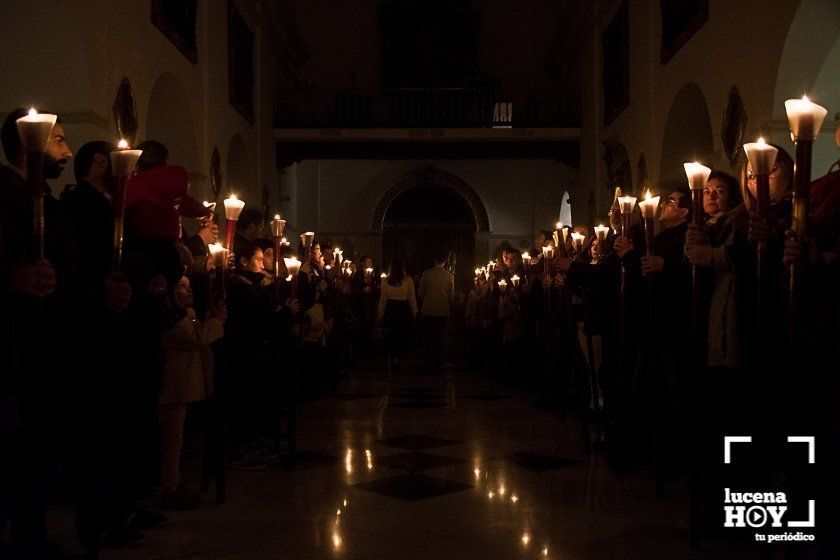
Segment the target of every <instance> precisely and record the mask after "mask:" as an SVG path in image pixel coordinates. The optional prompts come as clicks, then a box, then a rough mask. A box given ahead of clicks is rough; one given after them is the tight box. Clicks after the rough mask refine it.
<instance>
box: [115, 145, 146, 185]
mask: <svg viewBox="0 0 840 560" xmlns="http://www.w3.org/2000/svg"><path fill="white" fill-rule="evenodd" d="M142 153H143V150H132V149H131V146H129V145H128V142H126V141H125V140H120V141H119V142H118V143H117V149H116V150H113V151H112V152H111V172H112V173H113V174H114V176H115V177H128V176H129V175H131V173H132V172H133V171H134V166H135V165H136V164H137V160H138V159H140V154H142Z"/></svg>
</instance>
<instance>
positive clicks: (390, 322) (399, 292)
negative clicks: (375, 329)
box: [378, 259, 417, 373]
mask: <svg viewBox="0 0 840 560" xmlns="http://www.w3.org/2000/svg"><path fill="white" fill-rule="evenodd" d="M378 316H379V321H380V323H381V325H382V328H383V329H385V345H386V347H387V349H388V355H389V357H390V360H391V370H392V371H393V372H394V373H396V372H398V371H399V369H400V359H401V358H402V355H403V353H404V352H405V350H406V348H407V347H408V344H409V342H411V335H412V331H413V328H414V318H415V317H416V316H417V298H416V297H415V294H414V281H413V280H412V279H411V276H406V274H405V263H404V262H403V261H402V259H394V260H393V261H391V266H390V268H389V272H388V278H387V279H386V280H385V281H384V282H383V283H382V295H381V296H380V297H379V312H378Z"/></svg>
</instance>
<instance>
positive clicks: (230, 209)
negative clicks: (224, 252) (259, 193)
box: [225, 194, 245, 249]
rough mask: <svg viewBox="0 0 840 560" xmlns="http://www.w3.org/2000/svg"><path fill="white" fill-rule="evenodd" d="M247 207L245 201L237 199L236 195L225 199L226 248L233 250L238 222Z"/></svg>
mask: <svg viewBox="0 0 840 560" xmlns="http://www.w3.org/2000/svg"><path fill="white" fill-rule="evenodd" d="M244 207H245V201H244V200H239V199H238V198H236V195H235V194H232V195H230V197H228V198H226V199H225V219H226V222H225V247H227V248H228V249H232V248H233V234H234V233H235V231H236V220H238V219H239V214H241V213H242V209H243V208H244Z"/></svg>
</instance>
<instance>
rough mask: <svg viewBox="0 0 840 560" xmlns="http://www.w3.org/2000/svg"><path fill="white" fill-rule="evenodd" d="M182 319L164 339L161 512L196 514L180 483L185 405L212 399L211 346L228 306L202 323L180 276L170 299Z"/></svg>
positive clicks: (192, 499)
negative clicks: (163, 510)
mask: <svg viewBox="0 0 840 560" xmlns="http://www.w3.org/2000/svg"><path fill="white" fill-rule="evenodd" d="M171 299H172V303H173V304H174V306H175V307H176V308H177V309H178V310H179V312H180V313H181V314H182V318H181V319H180V320H179V321H178V322H177V323H175V325H173V326H172V327H171V328H170V329H168V330H167V331H165V332H164V333H163V348H164V356H165V361H164V368H163V390H162V391H161V395H160V399H159V401H158V418H159V419H160V427H161V474H160V479H161V497H160V503H161V507H162V508H164V509H175V510H186V509H195V508H197V507H198V505H199V498H198V496H196V495H195V494H192V493H191V492H190V491H189V490H188V489H187V488H186V487H185V486H183V485H182V484H181V482H180V480H181V474H180V470H181V459H180V456H181V448H182V447H183V443H184V419H185V418H186V412H187V404H189V403H191V402H196V401H200V400H203V399H205V398H206V397H208V396H209V395H211V394H212V393H213V375H214V374H213V370H214V364H213V354H212V353H211V351H210V345H211V344H212V343H213V342H215V341H217V340H219V339H220V338H222V336H223V335H224V322H225V319H226V318H227V311H226V310H225V308H224V306H223V307H221V308H220V309H211V310H210V311H208V313H207V315H206V316H205V317H204V320H203V321H202V320H199V319H198V318H197V317H196V313H195V310H194V309H193V307H192V304H193V293H192V287H191V286H190V280H189V278H187V277H186V276H182V277H181V279H180V280H179V281H178V283H177V284H176V285H175V287H174V289H173V290H172V293H171Z"/></svg>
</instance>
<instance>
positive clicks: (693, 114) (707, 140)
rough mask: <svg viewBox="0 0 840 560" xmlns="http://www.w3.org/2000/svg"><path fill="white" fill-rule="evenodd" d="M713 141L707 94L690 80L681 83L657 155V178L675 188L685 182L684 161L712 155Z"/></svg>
mask: <svg viewBox="0 0 840 560" xmlns="http://www.w3.org/2000/svg"><path fill="white" fill-rule="evenodd" d="M713 150H714V142H713V135H712V121H711V118H710V116H709V107H708V105H707V104H706V97H705V96H704V95H703V91H702V90H701V89H700V86H698V85H697V84H695V83H693V82H689V83H687V84H685V85H683V86H682V87H681V88H680V90H679V91H678V92H677V94H676V95H675V96H674V101H673V102H672V103H671V108H670V110H669V111H668V118H667V119H666V121H665V130H664V133H663V135H662V151H661V152H660V153H661V157H660V158H659V182H660V184H661V185H662V186H665V187H668V188H675V187H679V186H684V185H685V184H686V182H685V181H686V179H685V172H684V170H683V163H685V162H687V161H694V160H704V159H707V158H709V157H710V156H711V155H712V152H713Z"/></svg>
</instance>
